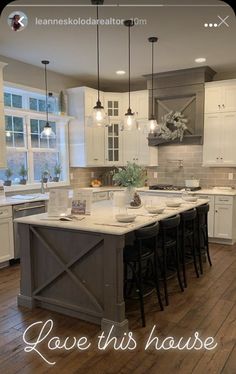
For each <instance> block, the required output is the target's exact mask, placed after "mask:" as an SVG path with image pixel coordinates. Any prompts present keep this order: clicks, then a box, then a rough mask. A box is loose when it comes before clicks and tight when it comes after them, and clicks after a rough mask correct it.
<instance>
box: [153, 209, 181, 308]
mask: <svg viewBox="0 0 236 374" xmlns="http://www.w3.org/2000/svg"><path fill="white" fill-rule="evenodd" d="M179 225H180V216H179V215H176V216H174V217H170V218H166V219H163V220H162V221H160V236H159V239H160V247H159V246H158V248H160V249H161V254H160V257H161V258H162V263H160V262H159V263H160V266H161V270H162V278H163V283H164V292H165V301H166V305H169V297H168V289H167V279H170V278H172V277H174V276H175V275H176V274H177V278H178V282H179V287H180V289H181V291H182V292H183V291H184V288H183V284H182V280H181V276H180V263H179V256H180V253H179ZM173 260H174V262H173ZM167 272H168V274H167Z"/></svg>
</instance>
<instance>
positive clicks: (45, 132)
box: [41, 60, 56, 138]
mask: <svg viewBox="0 0 236 374" xmlns="http://www.w3.org/2000/svg"><path fill="white" fill-rule="evenodd" d="M41 62H42V64H43V65H44V77H45V106H46V125H45V126H44V129H43V131H42V132H41V138H55V137H56V135H55V134H54V132H53V131H52V128H51V126H50V123H49V121H48V78H47V65H48V64H49V61H47V60H43V61H41Z"/></svg>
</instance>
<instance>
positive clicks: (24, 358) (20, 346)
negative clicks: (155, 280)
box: [0, 244, 236, 374]
mask: <svg viewBox="0 0 236 374" xmlns="http://www.w3.org/2000/svg"><path fill="white" fill-rule="evenodd" d="M210 249H211V257H212V261H213V266H212V268H210V267H209V266H208V264H207V263H205V264H204V275H203V276H201V277H200V278H199V279H197V278H196V277H195V273H194V271H193V269H192V266H191V265H190V267H188V288H187V289H186V290H185V291H184V293H181V292H179V287H178V284H177V282H176V281H175V280H172V281H171V284H170V305H169V306H168V307H165V310H164V312H160V311H159V307H158V303H157V300H156V295H155V293H153V294H152V295H151V296H149V297H148V298H146V299H145V313H146V321H147V326H146V328H142V327H141V322H140V315H139V306H138V304H137V303H133V302H132V304H128V305H127V309H128V311H127V315H128V318H129V320H130V329H131V331H132V332H133V333H134V337H135V339H136V341H137V348H136V350H135V351H130V352H128V351H114V350H113V349H108V350H106V351H105V352H102V351H98V349H97V348H96V345H97V336H98V335H99V333H100V331H99V327H98V326H96V325H93V324H90V323H86V322H83V321H80V320H77V319H73V318H70V317H65V316H63V315H60V314H57V313H53V312H49V311H46V310H42V309H39V308H37V309H34V310H33V311H31V310H28V309H25V308H18V307H17V303H16V296H17V294H18V292H19V280H20V267H19V266H18V265H17V266H13V267H10V268H5V269H1V270H0V373H6V374H11V373H21V374H22V373H23V374H28V373H34V374H41V373H60V374H64V373H65V374H67V373H78V374H84V373H85V374H108V373H109V374H115V373H121V374H130V373H132V374H133V373H135V374H146V373H150V374H156V373H162V374H172V373H181V374H189V373H194V374H203V373H206V372H208V373H213V374H217V373H223V374H234V373H236V245H235V246H223V245H216V244H214V245H213V244H212V245H211V247H210ZM49 318H51V319H52V320H53V321H54V324H55V327H54V329H53V332H52V334H50V336H59V337H66V336H71V337H73V336H75V337H77V338H79V337H81V336H86V337H87V338H88V339H89V341H90V342H91V344H92V348H90V349H89V350H87V351H78V350H76V349H74V350H71V351H63V352H62V351H50V352H49V351H48V349H47V348H46V347H45V344H43V343H42V344H41V346H40V351H41V352H43V354H45V356H46V357H47V359H48V360H51V361H56V364H55V365H54V366H49V365H48V364H46V363H45V362H44V361H43V360H42V359H41V358H40V357H39V355H37V354H36V353H35V352H31V353H26V352H24V347H25V344H24V342H23V340H22V336H23V332H24V330H25V329H26V328H27V327H28V326H29V325H30V324H32V323H34V322H36V321H46V320H48V319H49ZM153 325H156V326H157V327H156V328H157V332H156V333H157V335H158V337H160V338H164V337H166V336H174V337H181V336H184V337H185V338H187V337H190V336H192V335H193V334H194V332H195V331H198V332H199V333H200V335H201V336H203V337H207V336H213V337H214V338H215V340H216V342H217V343H218V346H217V347H216V349H214V350H213V351H205V350H200V351H187V350H183V351H171V350H170V351H156V350H154V349H150V350H148V351H145V350H144V345H145V342H146V341H147V338H148V336H149V334H150V331H151V329H152V327H153ZM37 335H38V329H37V328H36V329H35V331H32V333H31V336H32V339H36V336H37Z"/></svg>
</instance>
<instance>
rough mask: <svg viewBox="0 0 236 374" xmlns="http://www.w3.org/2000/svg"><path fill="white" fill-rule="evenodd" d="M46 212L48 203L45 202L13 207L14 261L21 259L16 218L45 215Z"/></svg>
mask: <svg viewBox="0 0 236 374" xmlns="http://www.w3.org/2000/svg"><path fill="white" fill-rule="evenodd" d="M46 210H47V209H46V202H45V201H44V200H42V201H34V202H28V203H22V204H17V205H13V207H12V214H13V230H14V259H19V258H20V238H19V234H18V230H17V223H16V222H14V220H15V219H16V218H21V217H27V216H32V215H34V214H40V213H45V212H46Z"/></svg>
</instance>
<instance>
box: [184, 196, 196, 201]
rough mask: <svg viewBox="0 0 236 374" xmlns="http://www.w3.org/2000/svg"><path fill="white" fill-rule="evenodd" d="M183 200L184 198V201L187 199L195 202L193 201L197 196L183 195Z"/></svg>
mask: <svg viewBox="0 0 236 374" xmlns="http://www.w3.org/2000/svg"><path fill="white" fill-rule="evenodd" d="M183 200H185V201H189V202H191V203H195V202H196V201H197V197H196V196H185V197H184V198H183Z"/></svg>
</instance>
